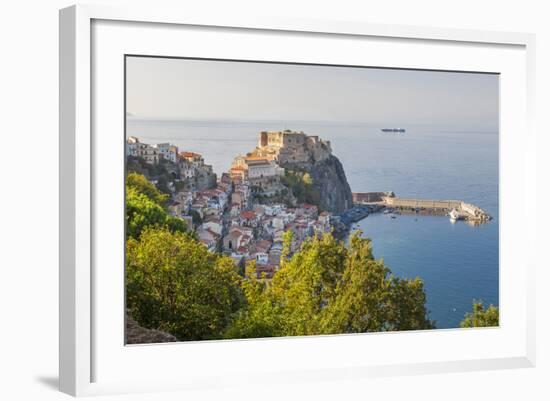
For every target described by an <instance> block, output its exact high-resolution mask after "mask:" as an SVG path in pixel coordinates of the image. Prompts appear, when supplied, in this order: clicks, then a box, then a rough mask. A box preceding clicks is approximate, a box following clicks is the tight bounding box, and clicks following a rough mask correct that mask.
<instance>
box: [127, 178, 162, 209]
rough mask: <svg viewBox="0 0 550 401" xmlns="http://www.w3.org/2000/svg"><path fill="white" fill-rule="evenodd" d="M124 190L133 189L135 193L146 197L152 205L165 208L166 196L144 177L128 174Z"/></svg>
mask: <svg viewBox="0 0 550 401" xmlns="http://www.w3.org/2000/svg"><path fill="white" fill-rule="evenodd" d="M126 188H131V189H134V190H135V192H137V193H139V194H143V195H145V196H147V198H149V199H150V200H151V201H153V202H154V203H156V204H158V205H160V206H165V205H166V202H168V195H167V194H165V193H162V192H161V191H159V190H158V189H157V187H155V186H154V185H153V184H152V183H151V182H150V181H149V180H148V179H147V178H145V176H144V175H142V174H138V173H135V172H130V173H128V175H127V176H126Z"/></svg>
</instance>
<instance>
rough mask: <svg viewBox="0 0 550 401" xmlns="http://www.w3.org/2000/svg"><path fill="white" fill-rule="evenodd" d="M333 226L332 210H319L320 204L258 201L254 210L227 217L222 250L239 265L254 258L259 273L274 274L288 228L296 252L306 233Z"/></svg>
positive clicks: (324, 229) (292, 250)
mask: <svg viewBox="0 0 550 401" xmlns="http://www.w3.org/2000/svg"><path fill="white" fill-rule="evenodd" d="M330 229H331V224H330V214H329V213H327V212H322V213H320V214H319V213H318V210H317V206H314V205H309V204H303V205H301V206H299V207H296V208H289V207H286V206H285V205H283V204H272V205H261V204H255V205H253V207H252V209H251V210H243V211H241V212H240V214H239V215H238V216H234V217H233V216H232V217H231V218H230V219H229V220H228V227H227V231H226V234H225V235H224V237H223V243H222V252H223V253H225V254H227V255H229V256H231V258H232V259H233V260H234V261H235V263H236V264H237V265H241V266H244V265H245V264H246V263H247V262H248V261H251V260H253V261H255V262H256V272H257V274H258V275H262V274H265V276H266V277H267V278H271V277H272V276H273V274H274V273H275V271H277V269H278V267H279V263H280V258H281V251H282V249H283V240H284V234H285V232H287V231H292V232H293V241H292V244H291V252H294V251H295V250H297V249H298V248H299V247H300V245H301V243H302V242H303V241H304V240H305V239H306V238H307V237H309V236H312V235H316V234H317V235H320V234H322V233H325V232H329V231H330Z"/></svg>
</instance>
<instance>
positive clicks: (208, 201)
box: [170, 172, 331, 278]
mask: <svg viewBox="0 0 550 401" xmlns="http://www.w3.org/2000/svg"><path fill="white" fill-rule="evenodd" d="M251 187H252V184H251V183H250V180H249V179H247V178H246V177H244V178H243V177H234V176H233V175H232V173H231V172H229V173H224V174H222V176H221V178H220V179H219V180H218V181H217V184H216V187H215V188H210V189H205V190H201V191H180V192H178V193H176V194H175V195H174V196H173V202H172V204H171V206H170V211H171V213H172V214H173V215H175V216H178V217H180V218H182V219H185V220H186V221H187V222H188V224H190V226H192V224H193V223H192V217H191V215H193V214H194V215H195V216H199V217H200V223H199V224H195V226H194V228H195V232H196V234H197V237H198V239H199V241H200V242H202V243H203V244H204V245H205V246H206V247H207V248H208V249H209V250H210V251H211V252H219V253H223V254H225V255H227V256H230V257H231V258H232V259H233V260H234V262H235V264H237V265H238V266H241V267H244V266H245V265H246V263H247V262H249V261H255V262H256V272H257V274H258V275H259V276H262V275H264V276H265V277H267V278H271V277H272V276H273V274H274V273H275V271H276V270H277V269H278V267H279V264H280V257H281V251H282V248H283V239H284V233H285V232H286V231H288V230H291V231H292V232H293V234H294V235H293V242H292V244H291V251H295V250H297V249H298V248H299V247H300V245H301V243H302V242H303V241H304V240H305V239H306V238H307V237H309V236H312V235H319V234H322V233H325V232H330V230H331V214H330V213H328V212H321V213H319V211H318V209H317V206H315V205H310V204H303V205H300V206H298V207H293V208H291V207H288V206H286V205H284V204H269V205H266V204H259V203H254V201H253V199H254V197H253V193H252V190H251Z"/></svg>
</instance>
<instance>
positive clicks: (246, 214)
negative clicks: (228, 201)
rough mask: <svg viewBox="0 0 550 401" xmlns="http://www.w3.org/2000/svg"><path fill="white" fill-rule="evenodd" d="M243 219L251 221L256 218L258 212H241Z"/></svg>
mask: <svg viewBox="0 0 550 401" xmlns="http://www.w3.org/2000/svg"><path fill="white" fill-rule="evenodd" d="M241 217H242V218H243V219H247V220H251V219H254V218H256V212H253V211H252V210H243V211H242V212H241Z"/></svg>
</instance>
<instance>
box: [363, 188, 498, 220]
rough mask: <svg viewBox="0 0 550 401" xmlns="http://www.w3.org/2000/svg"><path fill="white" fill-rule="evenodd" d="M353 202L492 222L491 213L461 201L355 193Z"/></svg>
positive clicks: (376, 193) (385, 193)
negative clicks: (452, 213)
mask: <svg viewBox="0 0 550 401" xmlns="http://www.w3.org/2000/svg"><path fill="white" fill-rule="evenodd" d="M353 201H354V204H355V205H360V206H378V207H380V208H390V209H393V210H398V211H402V212H411V213H417V214H434V215H448V214H449V213H450V212H451V211H453V210H454V211H456V213H457V214H458V217H459V218H460V219H463V220H469V221H476V222H487V221H489V220H491V216H490V215H489V213H487V212H486V211H484V210H483V209H481V208H480V207H478V206H475V205H472V204H471V203H467V202H464V201H461V200H432V199H405V198H398V197H396V196H395V194H394V193H393V192H365V193H360V192H355V193H353Z"/></svg>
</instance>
